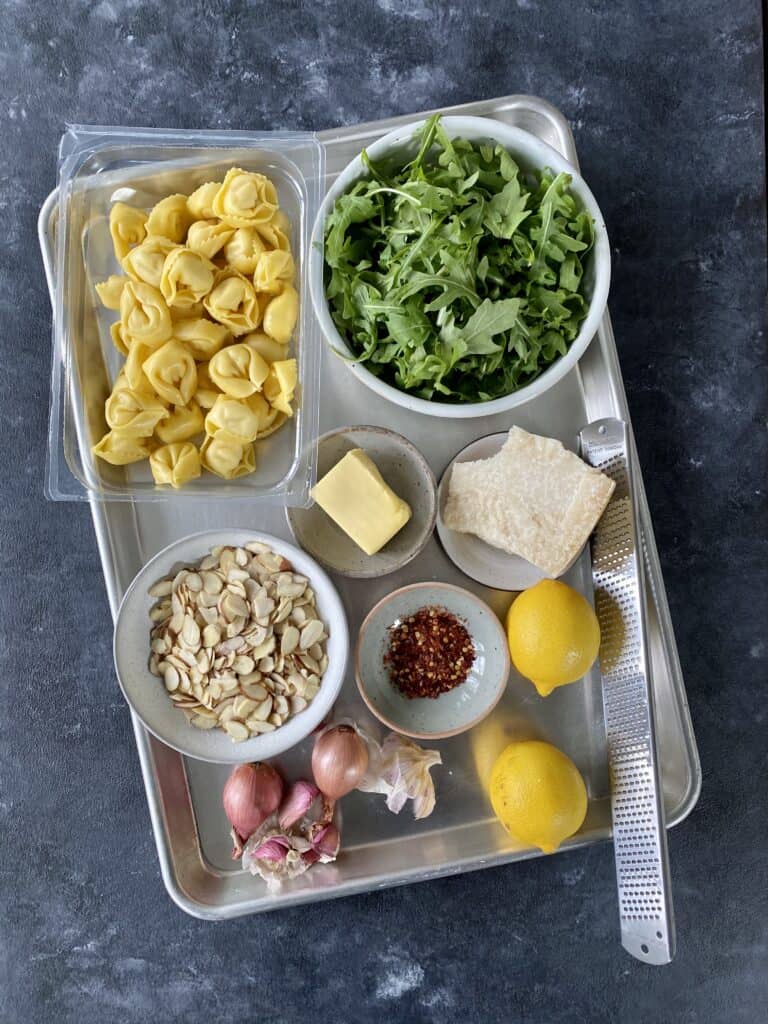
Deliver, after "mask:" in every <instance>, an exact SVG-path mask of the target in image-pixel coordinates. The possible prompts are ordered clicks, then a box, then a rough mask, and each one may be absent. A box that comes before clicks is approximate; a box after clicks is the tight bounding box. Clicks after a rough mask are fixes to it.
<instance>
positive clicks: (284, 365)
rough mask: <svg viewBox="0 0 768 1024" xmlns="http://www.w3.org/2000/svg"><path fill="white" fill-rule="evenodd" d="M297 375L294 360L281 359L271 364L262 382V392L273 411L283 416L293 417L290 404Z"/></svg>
mask: <svg viewBox="0 0 768 1024" xmlns="http://www.w3.org/2000/svg"><path fill="white" fill-rule="evenodd" d="M297 379H298V373H297V368H296V360H295V359H283V360H281V361H279V362H276V363H273V364H272V366H270V368H269V375H268V377H267V379H266V380H265V381H264V386H263V392H264V397H265V398H266V399H267V401H268V402H269V404H270V405H271V406H272V408H273V409H277V410H278V412H281V413H283V414H284V415H285V416H293V408H292V407H291V402H292V401H293V396H294V393H295V391H296V382H297Z"/></svg>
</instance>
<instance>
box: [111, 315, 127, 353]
mask: <svg viewBox="0 0 768 1024" xmlns="http://www.w3.org/2000/svg"><path fill="white" fill-rule="evenodd" d="M109 334H110V337H111V338H112V344H113V345H114V346H115V348H116V349H117V351H118V352H119V353H120V355H121V356H127V355H128V340H127V339H126V337H125V336H124V334H123V321H122V320H115V322H114V323H113V324H112V326H111V327H110V328H109Z"/></svg>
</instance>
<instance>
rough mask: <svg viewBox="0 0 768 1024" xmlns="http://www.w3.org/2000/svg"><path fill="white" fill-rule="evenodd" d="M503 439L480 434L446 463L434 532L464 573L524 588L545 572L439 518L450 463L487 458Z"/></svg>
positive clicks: (479, 579) (493, 584)
mask: <svg viewBox="0 0 768 1024" xmlns="http://www.w3.org/2000/svg"><path fill="white" fill-rule="evenodd" d="M506 439H507V434H506V432H503V433H501V434H488V435H487V436H486V437H480V438H478V439H477V440H476V441H472V442H471V443H470V444H468V445H467V447H466V448H463V449H462V450H461V451H460V452H459V454H458V455H457V456H456V457H455V458H454V459H453V460H452V461H451V462H450V464H449V465H448V467H447V469H446V470H445V472H444V473H443V475H442V477H441V478H440V486H439V487H438V490H437V535H438V537H439V538H440V543H441V544H442V545H443V548H444V549H445V553H446V555H448V557H449V558H450V560H451V561H452V562H453V564H454V565H455V566H456V568H457V569H460V570H461V571H462V572H463V573H464V575H465V576H469V577H470V578H471V579H473V580H476V581H477V582H478V583H482V584H483V585H484V586H486V587H493V588H494V589H495V590H525V589H527V588H528V587H532V586H533V585H534V583H538V582H539V580H543V579H544V578H545V576H546V573H543V572H542V571H541V569H538V568H537V567H536V566H535V565H532V564H531V563H530V562H527V561H526V560H525V559H524V558H521V557H520V556H519V555H510V554H508V553H507V552H506V551H502V550H501V549H500V548H494V547H492V546H491V545H490V544H487V543H486V542H485V541H484V540H480V538H479V537H476V536H475V535H474V534H472V533H457V532H456V531H455V530H451V529H449V527H447V526H446V525H445V521H444V519H443V514H444V513H445V505H446V502H447V501H448V491H449V489H450V482H451V473H452V471H453V466H454V463H456V462H474V461H477V460H479V459H490V458H491V457H492V456H494V455H496V453H497V452H498V451H499V449H500V448H501V446H502V445H503V444H504V442H505V441H506Z"/></svg>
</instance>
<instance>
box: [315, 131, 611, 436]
mask: <svg viewBox="0 0 768 1024" xmlns="http://www.w3.org/2000/svg"><path fill="white" fill-rule="evenodd" d="M423 124H424V122H423V121H418V122H414V123H413V124H409V125H405V126H403V127H401V128H396V129H395V130H394V131H392V132H389V133H388V134H387V135H385V136H383V137H382V138H381V139H378V140H377V141H376V142H375V143H374V144H373V145H372V146H369V147H368V150H367V152H368V155H369V157H370V158H371V160H372V161H374V162H384V163H385V164H386V163H387V162H388V161H389V160H397V161H400V160H402V161H405V160H408V159H410V158H411V157H412V156H413V155H414V153H415V152H416V151H417V148H418V142H417V141H416V140H415V138H414V136H415V133H416V132H417V131H418V129H419V128H420V127H421V126H422V125H423ZM443 126H444V127H445V129H446V131H447V132H448V134H449V136H451V137H452V138H458V137H461V138H465V139H469V140H471V141H478V140H485V141H493V142H498V143H500V144H501V145H503V146H504V147H505V148H506V149H508V150H509V152H510V153H511V154H512V156H513V157H514V158H515V160H516V161H517V162H518V163H519V164H520V166H521V168H522V169H523V170H525V171H530V170H532V169H534V168H543V167H549V168H551V169H552V170H553V171H554V172H556V173H559V172H561V171H564V172H566V173H567V174H570V175H571V177H572V179H573V180H572V182H571V186H570V188H571V191H572V192H573V194H574V195H575V196H576V197H577V198H578V199H579V201H580V202H581V204H582V206H583V207H584V208H585V209H586V210H587V211H588V212H589V213H590V214H591V216H592V218H593V219H594V222H595V244H594V246H593V247H592V250H591V252H590V253H589V256H588V257H587V259H586V261H585V267H584V277H583V281H584V294H585V297H586V298H587V299H588V301H589V309H588V312H587V316H586V317H585V319H584V321H583V323H582V325H581V330H580V331H579V333H578V335H577V336H576V338H575V339H574V340H573V342H572V343H571V345H570V347H569V349H568V352H567V353H566V354H565V355H564V356H561V357H560V358H559V359H557V360H556V361H555V362H554V363H552V364H551V365H550V366H549V367H548V368H547V369H546V370H545V371H544V372H543V373H542V374H541V375H540V376H539V377H537V378H536V379H535V380H534V381H532V382H531V383H530V384H527V385H526V386H525V387H522V388H520V389H519V390H518V391H514V392H512V393H511V394H509V395H505V396H504V397H502V398H496V399H493V400H492V401H490V402H477V403H466V404H462V405H459V404H452V403H449V402H440V401H427V400H426V399H423V398H418V397H415V396H413V395H409V394H407V393H406V392H404V391H400V390H398V389H397V388H396V387H394V386H392V385H390V384H387V383H386V382H385V381H383V380H381V379H380V378H378V377H376V376H375V374H373V373H371V372H370V371H369V370H367V369H366V368H365V366H364V365H363V364H362V363H357V362H346V363H345V365H346V366H347V367H348V369H349V370H350V372H351V373H353V374H354V375H355V376H356V377H357V378H358V380H360V381H361V382H362V383H363V384H365V385H366V386H367V387H369V388H371V390H373V391H375V392H376V393H377V394H379V395H382V396H383V397H384V398H387V399H388V400H389V401H391V402H394V403H395V404H396V405H400V406H403V407H404V408H407V409H411V410H412V411H414V412H421V413H425V414H426V415H429V416H442V417H448V418H456V419H468V418H471V417H475V416H491V415H494V414H495V413H499V412H505V411H507V410H509V409H513V408H515V407H516V406H518V405H522V404H523V403H525V402H529V401H531V399H533V398H536V397H537V396H538V395H540V394H542V393H543V392H544V391H546V390H547V389H548V388H550V387H552V385H553V384H555V383H556V382H557V381H558V380H560V379H561V378H562V377H563V376H565V374H566V373H568V372H569V370H571V369H572V368H573V367H574V366H575V365H576V363H577V362H578V360H579V358H580V357H581V356H582V355H583V353H584V351H585V349H586V348H587V346H588V345H589V343H590V341H591V340H592V338H593V337H594V335H595V333H596V331H597V328H598V326H599V324H600V320H601V319H602V316H603V313H604V312H605V307H606V304H607V302H608V288H609V284H610V276H611V253H610V246H609V243H608V233H607V231H606V227H605V220H604V218H603V215H602V213H601V212H600V208H599V206H598V205H597V201H596V200H595V197H594V196H593V195H592V192H591V191H590V189H589V187H588V185H587V183H586V182H585V181H584V179H583V178H582V177H581V175H580V174H579V172H578V170H577V169H576V168H575V167H574V166H573V165H572V164H571V163H570V162H569V161H568V160H566V159H565V157H563V156H561V155H560V154H559V153H558V152H557V150H555V149H553V148H552V147H551V146H549V145H547V143H545V142H542V141H541V139H538V138H536V136H535V135H531V134H530V133H529V132H526V131H523V129H521V128H514V127H512V126H510V125H506V124H503V123H502V122H500V121H495V120H493V119H491V118H485V117H468V116H466V117H465V116H452V117H444V118H443ZM367 176H368V172H367V170H366V169H365V167H364V165H363V162H362V160H361V158H360V157H359V156H358V157H355V159H354V160H353V161H352V162H351V163H350V164H348V165H347V167H345V168H344V170H343V171H342V172H341V174H340V175H339V176H338V178H337V179H336V181H335V182H334V183H333V184H332V185H331V187H330V189H329V190H328V192H327V193H326V196H325V200H324V202H323V205H322V206H321V208H320V212H319V213H318V216H317V219H316V220H315V225H314V229H313V233H312V241H313V245H312V251H311V254H310V291H311V295H312V303H313V306H314V309H315V314H316V316H317V318H318V321H319V323H320V326H321V328H322V331H323V334H324V335H325V338H326V340H327V342H328V343H329V344H330V346H331V348H332V349H336V350H337V351H338V352H340V353H342V354H343V355H345V356H353V355H354V353H352V352H351V351H350V349H349V347H348V345H347V344H346V342H345V340H344V339H343V338H342V336H341V334H340V333H339V331H338V330H337V328H336V325H335V324H334V322H333V318H332V317H331V314H330V311H329V308H328V302H327V300H326V298H325V284H324V273H325V270H324V256H323V238H324V228H325V219H326V217H327V215H328V213H329V212H330V210H331V209H332V208H333V206H334V204H335V202H336V200H337V199H338V198H339V196H341V195H343V194H344V193H345V192H346V191H348V189H349V188H350V186H351V185H353V184H354V182H356V181H357V180H359V179H360V178H363V177H367Z"/></svg>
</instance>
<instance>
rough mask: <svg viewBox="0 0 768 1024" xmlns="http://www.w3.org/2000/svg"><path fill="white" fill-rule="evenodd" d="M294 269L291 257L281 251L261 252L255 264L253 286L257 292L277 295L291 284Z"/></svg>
mask: <svg viewBox="0 0 768 1024" xmlns="http://www.w3.org/2000/svg"><path fill="white" fill-rule="evenodd" d="M295 271H296V268H295V266H294V264H293V256H291V254H290V253H289V252H284V251H283V250H282V249H270V250H269V251H267V252H263V253H262V254H261V256H260V257H259V262H258V263H257V264H256V271H255V273H254V275H253V286H254V288H255V289H256V291H257V292H267V293H268V294H270V295H279V294H280V292H282V291H283V289H284V288H285V286H286V285H288V284H292V283H293V277H294V273H295Z"/></svg>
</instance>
